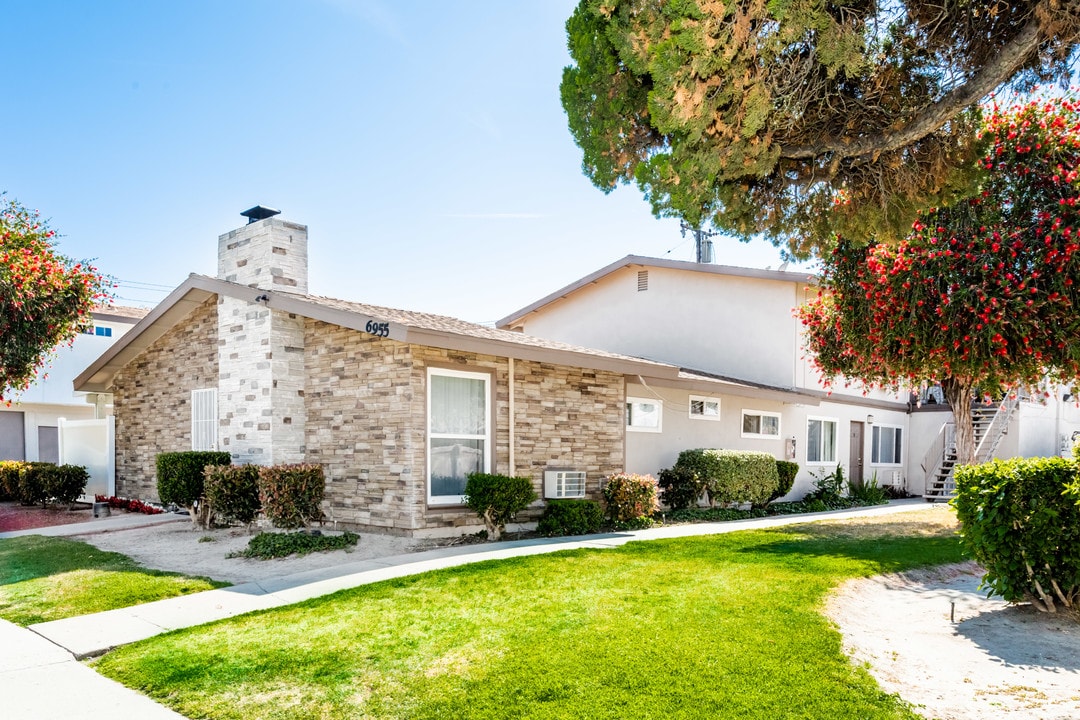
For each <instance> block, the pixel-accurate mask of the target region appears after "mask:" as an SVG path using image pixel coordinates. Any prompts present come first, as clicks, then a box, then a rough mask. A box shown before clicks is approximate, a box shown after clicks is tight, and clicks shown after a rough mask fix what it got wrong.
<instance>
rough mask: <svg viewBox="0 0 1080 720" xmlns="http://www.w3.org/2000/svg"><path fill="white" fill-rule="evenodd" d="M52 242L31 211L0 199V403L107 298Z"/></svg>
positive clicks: (93, 276)
mask: <svg viewBox="0 0 1080 720" xmlns="http://www.w3.org/2000/svg"><path fill="white" fill-rule="evenodd" d="M55 237H56V233H55V232H54V231H53V230H50V229H49V227H48V225H47V224H46V222H45V221H43V220H42V219H41V218H40V216H39V215H38V213H37V212H36V211H31V210H27V209H26V208H24V207H22V206H21V205H19V204H18V203H17V202H15V201H14V200H8V199H6V198H5V197H4V196H3V194H0V400H4V399H5V398H10V396H11V394H12V393H13V392H18V391H20V390H24V389H26V388H27V387H28V386H29V384H30V383H31V382H32V381H33V380H34V378H35V377H36V375H37V372H38V370H39V369H40V368H41V367H42V365H43V364H44V363H45V361H46V359H47V357H48V355H49V353H50V352H51V351H52V350H53V349H54V348H56V347H57V346H58V345H62V344H64V343H71V342H72V341H73V340H74V339H75V337H76V336H77V335H78V332H79V328H80V326H82V325H83V324H84V323H85V322H86V319H87V317H89V314H90V311H91V309H92V308H93V307H94V304H95V303H96V302H98V301H101V300H105V299H107V294H106V292H105V285H106V283H105V280H104V279H103V278H102V276H101V275H99V274H98V272H97V270H96V269H94V268H93V267H90V266H89V265H87V264H85V263H79V262H75V261H73V260H71V259H70V258H67V257H64V256H63V255H60V254H59V253H57V252H56V250H55V248H54V247H53V242H54V238H55Z"/></svg>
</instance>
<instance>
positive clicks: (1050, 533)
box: [952, 457, 1080, 612]
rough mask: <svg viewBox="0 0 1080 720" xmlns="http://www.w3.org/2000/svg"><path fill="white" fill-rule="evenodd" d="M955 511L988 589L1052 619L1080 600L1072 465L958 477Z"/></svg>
mask: <svg viewBox="0 0 1080 720" xmlns="http://www.w3.org/2000/svg"><path fill="white" fill-rule="evenodd" d="M955 477H956V498H955V499H953V501H952V504H953V507H955V508H956V516H957V518H959V520H960V523H961V525H960V536H961V538H962V539H963V543H964V546H965V547H966V548H967V550H968V551H969V552H970V553H971V554H972V555H973V556H974V557H975V559H976V560H978V562H979V564H980V565H982V566H983V567H984V568H986V575H984V576H983V586H984V587H986V588H989V589H990V591H991V593H992V594H994V595H1000V596H1001V597H1002V598H1004V599H1005V600H1008V601H1010V602H1019V601H1021V600H1028V601H1030V602H1031V603H1032V605H1034V606H1035V607H1036V608H1038V609H1040V610H1044V611H1049V612H1054V611H1056V610H1057V609H1058V607H1059V606H1065V607H1071V608H1073V609H1076V601H1077V597H1078V595H1080V505H1078V502H1080V479H1078V464H1077V461H1076V460H1073V459H1069V458H1057V457H1055V458H1015V459H1012V460H1005V461H1001V460H995V461H993V462H990V463H986V464H984V465H967V466H961V467H958V468H957V469H956V473H955Z"/></svg>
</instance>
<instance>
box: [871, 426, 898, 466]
mask: <svg viewBox="0 0 1080 720" xmlns="http://www.w3.org/2000/svg"><path fill="white" fill-rule="evenodd" d="M870 427H871V430H870V464H871V465H881V466H883V467H901V466H903V464H904V428H903V426H902V425H889V424H880V425H879V424H875V425H871V426H870ZM884 428H888V429H889V430H892V431H893V448H894V452H895V448H896V440H897V438H899V440H900V459H899V460H898V461H896V462H892V461H890V462H882V461H881V460H880V458H879V459H876V460H875V459H874V454H875V453H876V452H877V450H878V446H877V443H875V442H874V438H875V436H878V435H880V434H881V433H880V430H881V429H884Z"/></svg>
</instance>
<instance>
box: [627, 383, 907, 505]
mask: <svg viewBox="0 0 1080 720" xmlns="http://www.w3.org/2000/svg"><path fill="white" fill-rule="evenodd" d="M626 394H627V397H628V398H629V397H638V398H643V399H659V400H661V401H662V402H663V421H662V423H661V432H659V433H657V432H643V431H638V430H634V429H630V428H628V429H627V432H626V469H627V471H629V472H636V473H649V474H651V475H653V476H655V475H656V474H657V473H659V471H660V470H662V469H664V468H669V467H671V466H672V465H674V464H675V461H676V459H677V458H678V456H679V453H680V452H681V451H683V450H687V449H691V448H702V447H707V448H726V449H732V450H756V451H761V452H768V453H771V454H772V455H773V457H775V458H777V459H779V460H782V459H785V444H786V441H787V440H788V439H789V438H795V458H794V460H795V462H797V463H799V474H798V476H796V479H795V485H794V486H793V488H792V491H791V493H790V494H789V495H788V497H787V498H786V499H788V500H798V499H800V498H802V497H803V496H804V495H805V494H806V493H808V492H810V490H812V489H813V486H814V479H815V478H814V474H815V473H817V474H824V473H828V472H831V471H832V470H833V469H834V468H835V467H836V465H837V463H839V464H841V465H843V466H844V470H845V474H846V475H847V476H848V477H850V457H851V454H850V450H851V439H850V432H851V423H852V422H861V423H863V427H864V435H863V454H862V457H863V477H864V479H866V480H869V479H870V478H872V477H873V476H874V474H875V472H876V473H877V478H878V482H879V484H888V483H890V482H891V481H892V474H893V472H899V473H900V474H901V482H906V478H907V472H906V464H907V459H908V456H909V454H910V453H909V451H908V445H909V443H908V437H907V435H908V432H907V424H908V423H907V418H908V416H907V414H906V413H904V412H902V411H892V410H880V409H872V410H869V411H868V410H867V408H865V407H860V406H858V405H849V404H845V403H836V402H822V403H820V404H818V405H814V404H810V403H805V404H804V403H785V402H779V401H776V400H765V399H757V398H751V397H741V396H734V395H722V394H709V393H703V392H695V393H691V392H689V391H686V390H682V389H675V388H664V387H655V386H648V387H646V386H643V385H640V384H637V383H627V388H626ZM691 394H694V395H710V396H712V397H716V398H718V399H719V400H720V419H719V420H701V419H691V418H690V417H689V404H690V395H691ZM743 410H758V411H764V412H773V413H778V414H779V415H780V437H779V438H778V439H762V438H753V437H743V435H742V415H743V413H742V411H743ZM868 414H872V415H873V416H874V424H876V425H893V426H898V427H901V428H902V442H901V448H902V456H903V459H904V461H905V462H904V463H902V464H901V465H899V466H896V465H887V464H877V465H875V464H874V463H873V462H872V457H871V442H872V437H873V425H872V424H867V415H868ZM811 417H816V418H827V419H830V420H835V421H836V422H837V438H836V441H837V442H836V459H835V461H831V462H823V463H815V464H810V463H808V462H807V459H806V458H807V454H806V445H807V427H808V419H809V418H811Z"/></svg>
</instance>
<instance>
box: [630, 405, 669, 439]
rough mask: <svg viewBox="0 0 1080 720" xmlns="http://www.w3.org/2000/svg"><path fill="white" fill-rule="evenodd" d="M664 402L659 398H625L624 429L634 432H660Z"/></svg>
mask: <svg viewBox="0 0 1080 720" xmlns="http://www.w3.org/2000/svg"><path fill="white" fill-rule="evenodd" d="M663 412H664V403H663V402H661V401H660V400H645V399H644V398H634V397H628V398H626V429H627V430H633V431H635V432H660V420H661V417H662V416H663Z"/></svg>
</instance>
